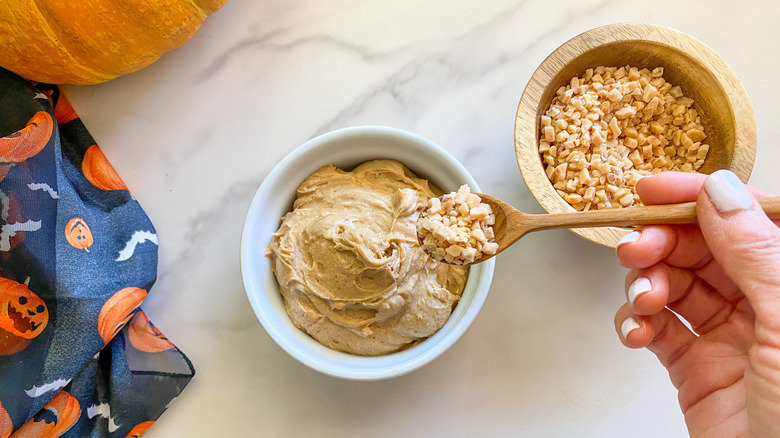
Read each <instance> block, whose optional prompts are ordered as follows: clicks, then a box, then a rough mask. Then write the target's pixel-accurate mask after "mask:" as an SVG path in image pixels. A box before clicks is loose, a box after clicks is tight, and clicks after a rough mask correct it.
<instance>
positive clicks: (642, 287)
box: [628, 277, 653, 304]
mask: <svg viewBox="0 0 780 438" xmlns="http://www.w3.org/2000/svg"><path fill="white" fill-rule="evenodd" d="M651 290H653V285H652V284H650V280H648V279H647V278H645V277H639V278H637V279H636V280H634V282H633V283H631V286H629V287H628V301H629V302H630V303H631V304H634V301H636V298H637V297H638V296H640V295H642V294H643V293H647V292H650V291H651Z"/></svg>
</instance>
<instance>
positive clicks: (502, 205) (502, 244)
mask: <svg viewBox="0 0 780 438" xmlns="http://www.w3.org/2000/svg"><path fill="white" fill-rule="evenodd" d="M477 195H478V196H479V197H480V198H482V202H484V203H486V204H488V205H490V208H491V209H492V210H493V213H494V214H495V215H496V222H495V224H494V225H493V231H494V232H495V235H496V237H495V241H496V243H497V244H498V251H497V252H496V254H499V253H500V252H501V251H503V250H505V249H507V248H508V247H510V246H512V244H514V243H515V242H516V241H517V240H519V239H520V238H521V237H523V236H525V235H526V234H528V233H530V232H533V231H540V230H550V229H555V228H571V227H588V228H590V227H634V226H640V225H651V224H693V223H696V222H697V214H696V203H695V202H686V203H682V204H666V205H648V206H638V207H632V208H613V209H608V210H591V211H583V212H580V211H572V212H566V213H554V214H528V213H523V212H522V211H520V210H518V209H516V208H514V207H512V206H511V205H509V204H507V203H506V202H504V201H501V200H500V199H496V198H494V197H492V196H489V195H484V194H482V193H477ZM758 203H759V204H760V205H761V208H762V209H763V210H764V212H765V213H766V214H767V216H769V218H770V219H775V220H777V219H780V196H775V197H768V198H759V200H758ZM572 210H573V209H572ZM496 254H494V255H488V256H483V257H481V258H479V259H477V261H476V262H475V263H480V262H483V261H485V260H487V259H489V258H491V257H494V256H495V255H496Z"/></svg>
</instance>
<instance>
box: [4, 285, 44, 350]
mask: <svg viewBox="0 0 780 438" xmlns="http://www.w3.org/2000/svg"><path fill="white" fill-rule="evenodd" d="M48 322H49V310H48V309H47V308H46V303H44V302H43V300H42V299H40V297H38V295H35V294H34V293H33V292H32V291H31V290H30V289H29V288H27V285H25V284H22V283H17V282H15V281H13V280H9V279H7V278H0V329H2V330H5V331H7V332H9V333H11V334H12V335H14V336H17V337H20V338H24V339H33V338H35V337H36V336H38V335H39V334H41V332H42V331H43V330H44V329H45V328H46V324H48Z"/></svg>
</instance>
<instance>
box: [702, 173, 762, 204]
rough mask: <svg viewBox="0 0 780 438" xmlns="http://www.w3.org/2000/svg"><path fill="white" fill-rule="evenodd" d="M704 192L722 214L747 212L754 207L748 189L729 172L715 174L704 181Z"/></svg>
mask: <svg viewBox="0 0 780 438" xmlns="http://www.w3.org/2000/svg"><path fill="white" fill-rule="evenodd" d="M704 190H706V191H707V194H708V195H710V199H711V200H712V203H713V204H715V208H717V209H718V211H720V212H722V213H728V212H730V211H736V210H746V209H748V208H750V207H752V206H753V200H752V199H751V198H750V193H749V192H748V190H747V187H745V185H744V184H742V181H740V180H739V178H737V176H736V175H734V174H733V173H732V172H731V171H729V170H725V169H721V170H716V171H715V172H713V173H712V175H710V176H708V177H707V179H706V180H704Z"/></svg>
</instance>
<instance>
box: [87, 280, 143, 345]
mask: <svg viewBox="0 0 780 438" xmlns="http://www.w3.org/2000/svg"><path fill="white" fill-rule="evenodd" d="M144 298H146V291H145V290H143V289H141V288H138V287H126V288H124V289H122V290H120V291H119V292H117V293H115V294H114V295H113V296H111V298H109V299H108V301H106V303H105V304H103V307H102V308H101V309H100V314H99V315H98V326H97V329H98V333H100V337H101V338H103V342H105V343H106V344H108V341H110V340H111V339H112V338H113V337H114V336H115V335H116V334H117V333H118V332H119V330H121V329H122V327H124V325H125V324H126V323H127V321H129V320H130V317H131V316H132V315H133V311H135V309H137V308H138V306H140V305H141V303H142V302H143V301H144Z"/></svg>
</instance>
